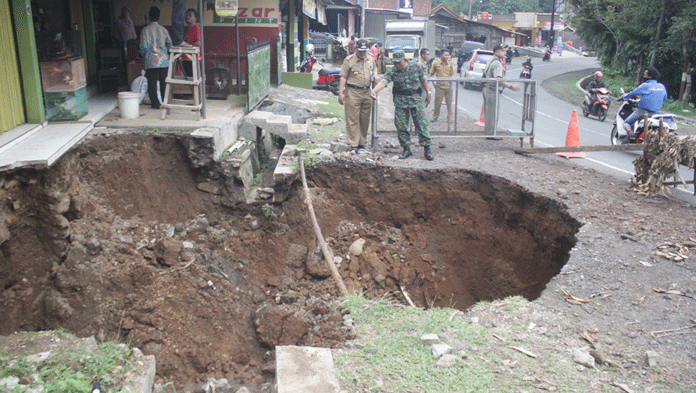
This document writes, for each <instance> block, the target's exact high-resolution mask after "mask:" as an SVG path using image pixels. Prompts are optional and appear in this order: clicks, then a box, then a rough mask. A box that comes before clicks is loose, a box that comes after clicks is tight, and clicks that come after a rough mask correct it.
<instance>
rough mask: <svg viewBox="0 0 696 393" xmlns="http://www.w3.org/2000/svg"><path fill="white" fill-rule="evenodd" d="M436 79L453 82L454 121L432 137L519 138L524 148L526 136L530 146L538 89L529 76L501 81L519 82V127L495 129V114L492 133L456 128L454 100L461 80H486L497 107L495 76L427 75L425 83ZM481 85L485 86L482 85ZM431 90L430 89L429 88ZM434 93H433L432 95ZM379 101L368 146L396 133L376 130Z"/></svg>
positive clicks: (496, 119) (376, 103) (456, 97)
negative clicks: (453, 76)
mask: <svg viewBox="0 0 696 393" xmlns="http://www.w3.org/2000/svg"><path fill="white" fill-rule="evenodd" d="M439 81H445V82H448V81H449V82H455V87H454V89H455V90H454V92H453V93H454V94H453V101H454V122H453V123H454V124H453V127H454V129H453V130H450V122H449V121H448V122H447V132H446V133H442V132H432V131H431V132H430V136H431V138H432V139H439V138H520V147H524V139H525V138H529V145H530V147H534V116H535V114H536V104H537V89H538V84H537V81H536V80H530V79H505V82H510V83H516V84H522V91H521V94H522V113H521V116H520V119H521V124H520V129H519V130H516V129H506V130H499V129H498V116H495V119H492V120H493V122H494V123H495V127H494V132H493V134H485V133H484V132H483V130H480V131H471V130H468V131H467V130H461V129H459V128H458V127H457V120H458V113H459V111H458V110H457V103H458V102H459V83H460V82H462V83H464V82H472V81H476V82H487V83H495V85H496V92H497V94H496V97H495V102H496V108H500V105H499V102H500V89H499V88H498V87H499V83H500V82H501V81H502V80H501V79H498V78H495V79H489V78H476V79H474V78H428V83H430V82H439ZM390 86H393V83H390ZM483 88H485V87H483ZM433 90H434V88H433ZM383 91H385V92H387V93H388V91H387V90H386V89H385V90H383ZM471 94H479V95H480V94H481V92H472V93H471ZM433 95H434V94H433ZM378 101H379V100H375V101H374V102H373V105H372V146H373V149H374V146H376V139H378V138H380V137H381V136H386V135H394V134H396V131H395V130H379V129H378V125H377V123H378V122H377V120H378V115H379V102H378ZM443 109H444V110H447V108H446V107H445V108H443ZM499 112H500V110H499V109H498V110H496V113H499ZM486 121H491V120H490V119H486ZM409 123H410V126H409V128H410V131H413V124H412V121H411V118H410V117H409Z"/></svg>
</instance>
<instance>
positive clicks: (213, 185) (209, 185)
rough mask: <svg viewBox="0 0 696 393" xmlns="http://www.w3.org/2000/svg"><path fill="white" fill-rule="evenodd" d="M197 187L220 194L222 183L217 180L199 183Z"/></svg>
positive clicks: (210, 192)
mask: <svg viewBox="0 0 696 393" xmlns="http://www.w3.org/2000/svg"><path fill="white" fill-rule="evenodd" d="M196 188H198V189H199V190H201V191H203V192H207V193H209V194H214V195H220V185H219V184H218V183H217V182H204V183H198V185H197V186H196Z"/></svg>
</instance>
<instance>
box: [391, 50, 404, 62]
mask: <svg viewBox="0 0 696 393" xmlns="http://www.w3.org/2000/svg"><path fill="white" fill-rule="evenodd" d="M405 56H406V54H404V51H402V50H401V49H397V50H395V51H394V53H392V60H394V62H399V61H401V60H402V59H403V58H404V57H405Z"/></svg>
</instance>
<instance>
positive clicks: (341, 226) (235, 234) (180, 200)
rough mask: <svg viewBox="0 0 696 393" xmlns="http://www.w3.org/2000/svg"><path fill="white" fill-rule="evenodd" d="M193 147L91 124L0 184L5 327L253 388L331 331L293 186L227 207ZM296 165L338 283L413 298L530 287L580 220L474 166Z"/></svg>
mask: <svg viewBox="0 0 696 393" xmlns="http://www.w3.org/2000/svg"><path fill="white" fill-rule="evenodd" d="M189 143H190V142H189V141H188V140H187V139H186V138H185V137H181V136H173V135H158V136H154V137H153V136H144V135H139V134H128V133H126V134H124V135H119V136H113V135H112V136H108V135H106V136H94V137H92V138H91V139H90V140H88V141H85V142H83V143H82V144H80V145H79V146H77V147H76V148H74V149H73V150H72V151H71V152H70V153H69V154H67V155H66V156H65V157H63V158H62V159H61V160H60V161H59V162H58V163H57V164H56V165H55V166H54V167H52V168H50V169H47V170H44V171H25V172H17V173H13V174H8V175H6V176H5V177H3V178H1V179H0V201H2V206H1V210H0V260H1V261H2V262H1V263H0V283H1V284H2V297H1V299H0V302H1V303H0V307H1V308H2V310H3V318H1V319H0V334H3V335H6V334H9V333H11V332H14V331H17V330H42V329H52V328H58V327H63V328H65V329H67V330H69V331H71V332H75V333H76V334H78V335H81V336H88V335H96V336H97V338H99V339H118V340H125V341H130V342H131V343H132V345H133V346H137V347H139V348H141V349H142V350H143V352H144V353H146V354H153V355H155V356H156V357H157V372H158V377H159V379H160V381H161V382H165V381H173V382H175V383H176V384H177V386H181V385H184V384H187V383H193V382H199V381H204V380H206V379H207V378H209V377H214V378H223V377H224V378H227V379H229V380H231V381H235V382H236V383H237V384H244V385H246V386H247V387H250V388H251V389H252V390H253V391H263V390H265V389H266V388H267V387H268V384H267V382H268V381H270V380H271V379H272V376H273V375H272V374H273V370H274V362H273V352H272V348H273V347H274V346H275V345H279V344H280V345H288V344H299V345H313V346H328V347H336V346H340V345H341V344H342V343H343V341H344V340H345V338H346V336H347V335H350V331H348V330H346V329H345V328H344V327H343V319H342V316H341V309H340V299H338V298H337V297H336V295H337V290H336V287H335V285H334V283H333V282H332V279H331V277H330V274H329V271H328V269H327V268H326V267H325V265H324V262H323V260H322V257H321V253H320V251H319V249H318V246H317V243H316V239H315V236H314V233H313V230H312V226H311V222H310V220H309V218H308V213H307V209H306V206H305V205H304V201H303V195H302V192H301V185H300V183H299V182H297V184H296V186H295V187H294V188H293V190H292V191H291V193H290V196H289V198H288V200H287V201H286V202H285V203H283V204H282V205H276V206H266V207H246V206H244V207H240V206H238V205H232V204H230V203H229V200H230V195H231V194H233V193H236V192H238V190H234V189H233V188H234V184H235V182H234V180H233V179H228V178H227V177H226V173H228V171H226V168H225V165H226V164H225V162H224V161H223V162H222V163H221V164H220V166H212V165H200V164H195V163H194V162H200V161H197V160H195V159H193V158H192V154H191V147H190V144H189ZM308 175H309V183H310V187H311V188H312V195H313V198H314V207H315V210H316V212H317V215H318V219H319V222H320V225H321V228H322V232H323V235H324V237H325V238H327V241H328V243H329V245H330V247H331V249H332V250H333V253H334V255H335V256H336V257H337V258H336V259H337V261H339V260H340V265H339V271H340V273H341V276H342V277H343V279H344V280H345V283H346V286H347V287H348V288H349V290H351V291H363V292H365V293H366V294H367V295H368V296H382V295H384V294H385V293H387V292H389V293H391V294H392V295H393V296H395V297H397V298H400V299H402V300H404V302H405V301H406V300H405V295H404V294H408V295H409V296H410V298H411V299H412V300H413V302H415V303H416V304H417V305H420V306H424V307H437V306H448V307H455V308H458V309H462V310H465V309H466V308H467V307H469V306H470V305H472V304H474V303H475V302H477V301H480V300H492V299H498V298H502V297H506V296H510V295H523V296H525V297H527V298H529V299H534V298H536V297H538V296H539V294H540V293H541V292H542V291H543V289H544V288H545V285H546V283H547V282H548V280H549V279H550V278H551V277H553V276H554V275H556V274H557V273H558V272H559V271H560V269H561V268H562V266H563V265H564V264H565V263H566V261H567V260H568V257H569V251H570V249H571V248H572V247H573V245H574V244H575V233H576V231H577V229H578V227H579V223H578V222H577V221H576V220H575V219H573V218H572V217H571V216H570V215H568V214H567V213H566V211H565V207H564V206H563V205H561V204H559V203H557V202H555V201H552V200H550V199H547V198H543V197H539V196H535V195H533V194H531V193H529V192H528V191H526V190H524V189H522V188H521V187H519V186H516V185H515V184H512V183H510V182H508V181H507V180H504V179H501V178H498V177H495V176H490V175H486V174H482V173H478V172H469V171H455V170H448V171H415V170H397V169H393V168H391V169H390V168H384V167H380V166H356V165H355V164H346V163H343V162H333V163H330V164H328V163H327V164H322V165H320V166H318V167H317V168H314V169H312V170H310V171H309V174H308ZM257 224H258V225H257ZM360 239H362V240H360ZM363 240H364V243H363V244H362V252H361V253H359V255H354V254H351V252H349V248H350V246H351V245H352V244H353V243H355V242H356V241H358V243H362V241H363Z"/></svg>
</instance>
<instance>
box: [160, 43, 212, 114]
mask: <svg viewBox="0 0 696 393" xmlns="http://www.w3.org/2000/svg"><path fill="white" fill-rule="evenodd" d="M199 51H200V48H198V47H197V46H174V47H172V48H171V50H170V51H169V69H168V70H167V79H166V80H165V82H166V83H167V87H166V88H165V91H164V97H163V102H162V116H161V118H162V120H164V118H165V117H166V116H167V113H170V111H171V109H172V108H182V109H188V110H193V111H195V112H196V120H200V119H201V108H202V107H203V104H202V103H201V95H202V90H201V88H202V78H201V72H200V70H199V69H198V67H199V64H200V63H199V61H198V53H199ZM181 55H187V56H188V57H189V58H190V59H191V60H192V61H191V63H192V65H193V67H192V70H193V72H192V74H193V75H191V79H188V78H187V77H186V76H184V77H183V78H182V77H175V76H174V69H175V68H176V63H177V62H178V61H181V59H180V58H181ZM174 84H180V85H189V86H192V87H193V101H189V102H187V103H183V104H173V103H172V101H173V96H174V86H173V85H174Z"/></svg>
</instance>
